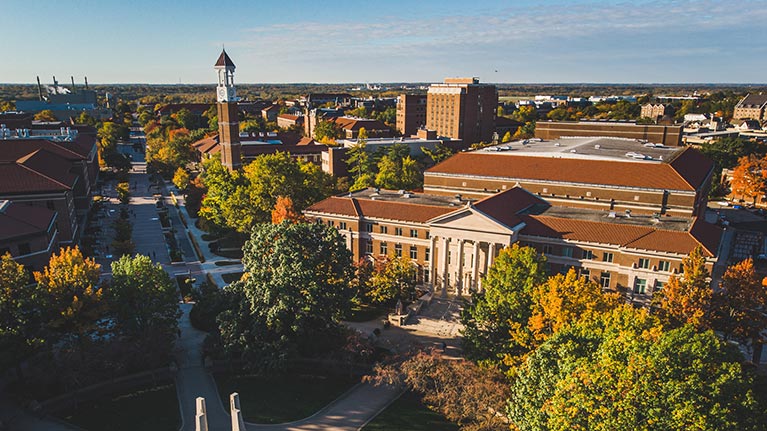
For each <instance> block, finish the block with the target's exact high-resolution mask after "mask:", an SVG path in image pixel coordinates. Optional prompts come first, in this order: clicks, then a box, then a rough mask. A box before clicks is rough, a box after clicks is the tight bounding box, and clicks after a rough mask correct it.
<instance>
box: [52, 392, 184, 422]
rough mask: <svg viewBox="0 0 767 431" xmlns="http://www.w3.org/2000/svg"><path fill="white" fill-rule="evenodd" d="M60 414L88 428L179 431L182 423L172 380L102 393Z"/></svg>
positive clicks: (69, 420)
mask: <svg viewBox="0 0 767 431" xmlns="http://www.w3.org/2000/svg"><path fill="white" fill-rule="evenodd" d="M59 418H61V419H63V420H65V421H67V422H69V423H71V424H73V425H76V426H78V427H80V428H82V429H84V430H87V431H133V430H142V431H177V430H178V428H179V427H180V426H181V418H180V417H179V411H178V401H177V399H176V387H175V386H174V385H172V384H170V385H165V386H158V387H150V388H144V389H140V390H134V391H131V392H129V393H118V394H114V395H112V396H108V397H102V398H99V399H97V400H95V401H89V402H87V403H83V404H82V405H81V406H80V408H77V409H73V410H70V411H68V412H65V413H64V412H62V413H61V414H60V415H59Z"/></svg>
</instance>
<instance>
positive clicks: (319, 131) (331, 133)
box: [314, 120, 341, 143]
mask: <svg viewBox="0 0 767 431" xmlns="http://www.w3.org/2000/svg"><path fill="white" fill-rule="evenodd" d="M340 137H341V128H340V127H339V126H338V124H336V122H335V121H331V120H319V121H317V126H316V127H315V128H314V138H315V139H317V140H318V141H320V142H326V143H329V142H335V140H336V139H338V138H340Z"/></svg>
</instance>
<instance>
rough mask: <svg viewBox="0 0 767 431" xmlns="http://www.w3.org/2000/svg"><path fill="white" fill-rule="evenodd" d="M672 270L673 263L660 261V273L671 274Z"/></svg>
mask: <svg viewBox="0 0 767 431" xmlns="http://www.w3.org/2000/svg"><path fill="white" fill-rule="evenodd" d="M670 270H671V262H669V261H667V260H661V261H658V271H663V272H669V271H670Z"/></svg>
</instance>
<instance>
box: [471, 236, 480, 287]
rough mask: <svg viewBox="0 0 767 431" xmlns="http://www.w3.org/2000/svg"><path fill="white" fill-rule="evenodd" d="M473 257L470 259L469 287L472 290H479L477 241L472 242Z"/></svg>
mask: <svg viewBox="0 0 767 431" xmlns="http://www.w3.org/2000/svg"><path fill="white" fill-rule="evenodd" d="M473 253H474V257H473V258H472V260H473V261H474V262H473V265H472V268H471V286H470V289H472V290H479V258H480V256H479V241H474V250H473Z"/></svg>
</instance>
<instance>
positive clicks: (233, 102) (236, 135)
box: [213, 50, 242, 171]
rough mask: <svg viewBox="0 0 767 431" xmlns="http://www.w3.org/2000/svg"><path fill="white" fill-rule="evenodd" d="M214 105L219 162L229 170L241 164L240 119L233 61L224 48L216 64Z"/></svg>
mask: <svg viewBox="0 0 767 431" xmlns="http://www.w3.org/2000/svg"><path fill="white" fill-rule="evenodd" d="M213 68H214V69H216V73H217V74H218V84H217V86H216V102H217V103H216V107H217V110H218V144H219V146H220V147H221V163H222V164H223V165H224V166H225V167H227V168H228V169H229V170H230V171H234V170H237V169H239V168H240V167H241V166H242V156H241V154H240V120H239V114H238V109H237V101H238V100H239V99H238V98H237V93H236V91H235V88H234V69H235V66H234V62H233V61H232V59H231V58H229V56H228V55H226V50H222V51H221V55H220V56H218V60H217V61H216V65H215V66H214V67H213Z"/></svg>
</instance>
